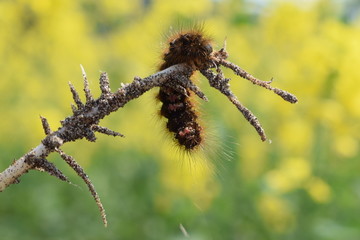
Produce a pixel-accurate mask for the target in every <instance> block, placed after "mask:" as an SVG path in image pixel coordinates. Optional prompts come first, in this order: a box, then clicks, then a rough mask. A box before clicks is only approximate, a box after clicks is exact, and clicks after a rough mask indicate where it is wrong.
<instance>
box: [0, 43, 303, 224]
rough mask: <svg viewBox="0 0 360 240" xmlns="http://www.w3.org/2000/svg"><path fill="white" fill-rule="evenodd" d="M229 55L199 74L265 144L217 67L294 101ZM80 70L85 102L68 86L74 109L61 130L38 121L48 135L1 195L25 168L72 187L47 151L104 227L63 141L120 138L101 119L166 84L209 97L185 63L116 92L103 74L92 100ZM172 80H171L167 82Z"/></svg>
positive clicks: (0, 181) (2, 182) (4, 182)
mask: <svg viewBox="0 0 360 240" xmlns="http://www.w3.org/2000/svg"><path fill="white" fill-rule="evenodd" d="M227 57H228V53H227V52H226V50H225V48H222V49H221V50H219V51H214V52H213V53H212V57H211V62H210V63H208V64H205V65H204V66H209V67H207V68H206V69H197V70H200V72H201V73H202V74H203V75H204V76H205V77H206V78H207V79H208V80H209V83H210V86H211V87H213V88H215V89H217V90H219V91H220V92H221V93H222V94H224V95H225V96H227V97H228V99H229V100H230V101H231V102H232V103H233V104H234V105H235V106H236V107H237V108H238V109H239V111H240V112H241V113H242V114H243V115H244V117H245V119H246V120H247V121H249V122H250V124H251V125H252V126H253V127H254V128H255V129H256V131H257V132H258V134H259V135H260V137H261V139H262V140H263V141H265V140H266V135H265V132H264V130H263V128H262V127H261V125H260V122H259V121H258V119H257V118H256V116H255V115H254V114H253V113H252V112H251V111H250V110H249V109H247V108H246V107H245V106H243V105H242V104H241V103H240V102H239V100H238V99H237V97H236V96H235V95H234V94H233V93H232V91H231V90H230V84H229V81H230V79H229V78H225V76H224V74H223V73H222V71H221V69H220V66H223V67H226V68H229V69H231V70H233V72H234V73H235V74H237V75H239V76H240V77H242V78H245V79H247V80H249V81H251V82H252V83H253V84H256V85H259V86H262V87H264V88H266V89H269V90H271V91H273V92H275V93H276V94H278V95H279V96H281V97H282V98H283V99H284V100H286V101H288V102H290V103H296V102H297V99H296V97H295V96H294V95H292V94H291V93H288V92H286V91H283V90H281V89H278V88H274V87H272V86H270V84H271V81H261V80H259V79H256V78H255V77H253V76H252V75H250V74H249V73H247V72H246V71H244V70H242V69H241V68H240V67H239V66H237V65H235V64H233V63H231V62H229V61H227V60H226V58H227ZM211 68H215V70H216V73H215V72H213V71H212V69H211ZM81 70H82V75H83V81H84V89H83V90H84V93H85V97H86V102H85V103H83V102H82V101H81V99H80V97H79V94H78V92H77V91H76V89H75V87H74V86H73V85H72V84H71V83H69V86H70V91H71V93H72V96H73V99H74V102H75V105H71V107H72V111H73V115H72V116H69V117H67V118H65V119H64V120H62V121H61V127H60V128H59V129H58V130H56V131H52V130H51V129H50V126H49V124H48V121H47V120H46V118H45V117H42V116H41V117H40V118H41V123H42V126H43V129H44V132H45V135H46V137H45V138H44V139H43V140H42V141H41V143H40V144H39V145H38V146H37V147H35V148H34V149H32V150H30V151H29V152H28V153H26V154H25V155H24V156H22V157H21V158H19V159H18V160H15V161H14V162H13V163H12V164H11V165H10V166H9V167H8V168H7V169H5V170H4V171H3V172H2V173H0V192H1V191H3V190H5V189H6V188H7V187H8V186H9V185H11V184H14V183H18V182H19V178H20V177H21V176H22V175H23V174H25V173H27V172H28V171H29V170H40V171H45V172H48V173H49V174H50V175H52V176H55V177H57V178H59V179H60V180H62V181H66V182H69V183H70V181H69V180H68V178H67V177H66V176H65V175H64V174H63V173H62V172H61V171H60V170H59V169H57V167H56V166H55V165H54V164H53V163H51V162H49V161H48V160H47V159H46V158H47V156H48V155H49V154H50V153H52V152H57V153H58V154H59V155H60V156H61V158H62V159H63V160H64V161H65V162H66V163H67V164H68V165H69V166H70V167H71V168H72V169H73V170H74V171H75V172H76V173H77V174H78V175H79V176H80V177H81V178H82V179H83V181H84V182H85V183H86V185H87V186H88V188H89V191H90V192H91V194H92V196H93V198H94V200H95V202H96V204H97V206H98V208H99V210H100V214H101V217H102V220H103V223H104V225H105V226H107V220H106V215H105V210H104V207H103V205H102V203H101V201H100V197H99V195H98V194H97V192H96V190H95V187H94V185H93V184H92V183H91V181H90V179H89V177H88V176H87V174H86V173H85V172H84V170H83V168H82V167H81V166H80V165H79V164H78V163H77V162H76V161H75V160H74V158H73V157H71V156H69V155H67V154H65V153H64V152H63V151H62V150H61V149H60V147H61V146H62V145H63V144H65V143H66V142H71V141H76V140H78V139H82V138H86V139H87V140H89V141H91V142H94V141H96V136H95V132H98V133H103V134H106V135H110V136H120V137H124V136H123V135H122V134H121V133H118V132H116V131H113V130H110V129H108V128H106V127H102V126H99V122H100V120H101V119H103V118H104V117H105V116H107V115H109V114H110V113H112V112H115V111H117V110H118V109H119V108H121V107H123V106H124V105H125V104H126V103H127V102H129V101H131V100H133V99H135V98H138V97H139V96H141V95H142V94H143V93H145V92H147V91H148V90H150V89H152V88H154V87H159V86H167V87H171V88H174V89H176V90H179V91H182V92H184V93H187V90H189V91H192V92H193V93H194V94H196V95H197V96H198V97H199V98H201V99H203V100H205V101H207V97H206V96H205V94H204V93H203V92H202V91H201V90H200V88H199V87H198V86H196V85H195V84H194V83H193V82H192V81H191V80H190V79H189V76H190V75H191V73H192V71H193V70H194V69H193V67H192V66H189V65H187V64H178V65H174V66H171V67H169V68H167V69H165V70H163V71H160V72H158V73H155V74H153V75H151V76H149V77H146V78H143V79H142V78H140V77H135V78H134V80H133V82H132V83H129V84H121V88H120V89H118V90H117V91H115V92H111V89H110V82H109V79H108V75H107V74H106V73H105V72H103V73H101V75H100V89H101V95H100V97H99V98H97V99H94V98H93V96H92V94H91V92H90V88H89V82H88V80H87V76H86V73H85V70H84V68H83V67H82V66H81ZM170 79H171V81H169V80H170Z"/></svg>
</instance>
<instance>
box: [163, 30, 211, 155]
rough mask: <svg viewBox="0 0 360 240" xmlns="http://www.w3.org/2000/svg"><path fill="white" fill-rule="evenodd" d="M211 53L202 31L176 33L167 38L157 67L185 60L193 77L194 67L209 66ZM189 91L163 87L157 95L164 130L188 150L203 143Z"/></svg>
mask: <svg viewBox="0 0 360 240" xmlns="http://www.w3.org/2000/svg"><path fill="white" fill-rule="evenodd" d="M212 52H213V48H212V46H211V40H210V39H209V38H206V37H204V35H203V33H202V31H201V30H198V29H193V30H190V31H182V32H179V33H177V34H175V35H174V36H172V37H170V38H169V41H168V49H166V51H165V52H164V54H163V58H162V60H163V63H162V64H161V66H160V67H159V70H164V69H166V68H168V67H170V66H173V65H175V64H179V63H186V64H188V65H189V66H191V68H192V70H193V71H192V73H191V76H192V75H193V73H194V72H195V71H196V70H200V69H203V68H206V67H208V64H209V63H210V62H211V59H210V56H211V53H212ZM191 76H189V77H191ZM191 94H192V93H191V92H190V91H189V89H185V91H184V89H176V88H174V87H171V86H162V87H160V90H159V93H158V96H157V98H158V99H159V100H160V101H161V102H162V107H161V110H160V114H161V115H162V116H164V117H165V118H167V124H166V127H167V129H168V130H169V131H170V132H171V133H173V135H174V139H176V141H177V142H178V144H179V145H180V146H183V147H184V148H185V149H186V150H188V151H190V150H193V149H196V148H197V147H199V146H200V145H201V144H202V143H203V127H202V126H201V125H200V124H199V122H198V112H197V110H196V108H195V106H194V103H193V102H192V101H191Z"/></svg>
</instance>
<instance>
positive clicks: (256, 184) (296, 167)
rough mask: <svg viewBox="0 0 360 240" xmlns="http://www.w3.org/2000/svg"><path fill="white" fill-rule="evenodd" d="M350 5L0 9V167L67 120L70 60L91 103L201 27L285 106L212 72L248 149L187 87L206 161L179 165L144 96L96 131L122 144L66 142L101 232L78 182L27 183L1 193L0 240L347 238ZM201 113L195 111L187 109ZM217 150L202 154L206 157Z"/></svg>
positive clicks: (355, 177)
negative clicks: (176, 33) (226, 90)
mask: <svg viewBox="0 0 360 240" xmlns="http://www.w3.org/2000/svg"><path fill="white" fill-rule="evenodd" d="M359 11H360V3H359V1H340V0H339V1H327V0H324V1H321V0H318V1H284V0H283V1H276V0H273V1H260V0H258V1H245V0H243V1H241V0H213V1H211V0H199V1H193V0H183V1H168V0H134V1H125V0H121V1H116V0H104V1H95V0H92V1H86V0H80V1H71V0H63V1H50V0H42V1H39V0H1V1H0V74H1V78H2V79H1V81H0V93H1V94H0V103H1V104H0V108H1V111H0V113H1V115H2V117H1V120H0V126H1V127H0V157H1V158H0V159H1V160H0V168H1V170H3V169H5V168H6V167H7V166H8V165H9V164H10V163H11V162H12V161H13V159H17V158H19V157H21V156H22V155H23V154H25V153H26V152H28V151H29V150H30V149H31V148H32V147H35V146H37V145H38V144H39V143H40V141H41V139H42V138H43V137H44V134H43V131H42V128H41V123H40V119H39V115H42V116H45V117H47V119H48V121H49V122H50V125H51V126H52V128H53V129H54V130H55V129H57V128H58V127H59V126H60V124H59V121H60V120H62V119H64V118H65V117H66V116H69V115H71V108H70V103H72V98H71V94H70V91H69V90H68V81H71V82H72V83H73V84H74V85H75V86H76V87H77V89H79V90H80V89H81V88H82V76H81V71H80V68H79V64H82V65H83V66H84V68H85V70H86V72H87V75H88V79H89V80H90V83H91V88H92V90H93V93H94V95H95V96H98V94H99V89H98V77H99V73H100V71H106V72H108V74H109V77H110V81H111V86H112V89H117V88H119V87H120V83H121V82H125V83H126V82H131V81H132V79H133V77H134V76H140V77H145V76H148V75H150V74H152V73H154V72H156V68H157V66H158V65H159V63H160V62H161V61H160V56H161V53H162V51H163V48H164V43H165V42H166V35H167V34H168V33H169V32H171V31H172V29H176V28H178V27H179V26H184V25H185V26H186V25H187V24H189V23H193V22H201V23H204V25H205V30H206V33H207V34H208V35H209V36H211V37H212V38H213V41H214V45H215V48H216V49H219V48H220V47H221V46H222V44H223V41H224V39H225V38H226V39H227V49H228V52H229V53H230V57H229V59H230V60H231V61H232V62H234V63H236V64H238V65H239V66H241V67H242V68H244V69H245V70H247V71H248V72H250V73H252V74H253V75H254V76H256V77H258V78H260V79H262V80H269V79H270V78H271V77H274V79H275V81H274V83H273V86H276V87H279V88H282V89H285V90H287V91H289V92H292V93H294V94H295V95H296V96H297V97H298V99H299V103H298V104H296V105H292V104H289V103H287V102H285V101H283V100H282V99H281V98H279V97H278V96H276V95H275V94H273V93H271V92H269V91H267V90H265V89H262V88H260V87H257V86H254V85H252V84H250V83H249V82H248V81H246V80H243V79H240V78H239V77H236V76H234V75H233V74H232V73H231V72H230V71H225V74H226V75H227V76H228V77H231V78H232V81H231V88H232V90H233V92H234V93H235V94H236V95H237V96H238V98H239V100H240V101H241V102H242V103H244V104H245V105H246V106H247V107H248V108H250V109H251V110H252V112H253V113H254V114H255V115H256V116H257V117H258V118H259V120H260V121H261V123H262V125H263V127H264V128H265V130H266V132H267V135H268V137H269V138H270V139H271V140H272V143H271V144H270V143H269V142H265V143H264V142H261V140H260V138H259V137H258V135H257V134H256V132H255V131H254V129H253V128H252V127H251V126H250V125H249V124H248V123H247V122H246V121H245V119H244V118H243V117H242V115H241V114H240V113H239V112H238V111H237V109H236V108H235V107H234V106H233V105H232V104H231V103H230V102H229V101H228V100H227V99H226V98H225V97H224V96H222V95H221V94H219V93H218V92H217V91H216V90H215V89H212V88H210V87H209V86H208V84H207V82H206V80H205V79H204V78H203V77H201V76H200V75H199V76H198V79H199V82H200V86H201V87H202V90H203V91H204V92H205V94H207V96H208V98H209V99H210V101H209V102H207V103H203V102H201V103H200V105H201V109H202V115H203V118H204V120H203V122H204V123H205V125H206V128H207V130H208V132H209V134H208V135H209V142H210V144H209V145H210V147H209V148H208V149H206V150H205V154H206V155H209V156H206V157H202V156H199V157H197V156H194V157H193V158H189V157H188V156H186V155H184V154H181V153H179V152H178V150H177V149H176V148H175V147H174V144H173V143H172V141H171V140H170V139H169V137H168V136H167V134H166V133H165V130H164V129H165V128H164V122H163V121H162V120H163V119H160V118H159V117H158V114H157V112H158V110H159V108H160V105H159V104H158V103H157V102H156V100H155V97H154V96H155V95H156V92H157V90H156V89H154V90H152V91H150V92H148V93H146V94H144V95H143V96H142V97H141V98H139V99H136V100H134V101H132V102H130V103H129V104H127V105H126V106H125V107H124V108H123V109H120V110H119V111H118V112H116V113H113V114H112V115H110V116H109V117H107V118H106V119H104V120H103V121H102V122H101V124H102V125H103V126H106V127H110V128H112V129H114V130H116V131H119V132H121V133H123V134H125V135H126V138H125V139H122V138H112V137H108V136H98V141H97V142H96V143H90V142H87V141H85V140H82V141H78V142H75V143H68V144H66V145H65V146H64V147H63V150H64V151H65V152H66V153H68V154H70V155H72V156H74V157H75V159H76V160H77V161H78V162H79V163H80V164H81V165H82V166H83V167H84V169H85V171H86V172H87V173H88V174H89V176H90V178H91V179H92V181H93V183H94V184H95V186H96V188H97V190H98V193H99V194H100V196H101V198H102V201H103V204H104V206H105V208H106V210H107V216H108V221H109V226H108V228H104V227H103V225H102V222H101V218H100V216H99V213H98V209H97V207H96V205H95V203H94V201H93V199H92V197H91V195H90V193H89V192H88V191H87V188H86V186H85V185H84V184H83V183H82V181H81V180H80V179H79V178H78V177H77V176H76V174H75V173H74V172H73V171H72V170H71V169H70V168H69V167H68V166H66V164H64V163H63V161H62V160H61V159H60V158H59V157H58V156H56V155H55V154H53V155H51V156H50V158H49V160H51V161H53V162H55V164H56V165H57V166H58V167H59V168H60V169H61V170H62V171H63V172H64V173H65V174H66V175H67V176H69V177H70V179H71V181H72V182H73V183H74V184H76V185H78V186H79V187H76V186H74V185H69V184H66V183H63V182H60V181H58V180H57V179H55V178H53V177H50V176H48V175H47V174H46V173H40V172H35V171H31V172H29V173H28V174H26V175H24V176H23V177H21V183H20V184H18V185H13V186H11V187H9V188H8V189H6V190H5V191H4V192H2V193H0V239H2V240H8V239H25V240H26V239H94V240H95V239H188V238H187V237H186V234H184V233H183V232H182V230H181V227H180V226H182V227H183V228H185V229H186V231H187V233H188V235H189V238H190V239H246V240H251V239H299V240H300V239H307V240H310V239H317V240H335V239H360V218H359V213H360V177H359V170H360V161H359V160H360V159H359V158H360V154H359V138H360V123H359V119H360V84H359V79H360V18H359ZM199 102H200V101H199ZM214 148H217V149H218V150H216V151H215V153H210V154H207V151H208V152H211V150H210V149H214Z"/></svg>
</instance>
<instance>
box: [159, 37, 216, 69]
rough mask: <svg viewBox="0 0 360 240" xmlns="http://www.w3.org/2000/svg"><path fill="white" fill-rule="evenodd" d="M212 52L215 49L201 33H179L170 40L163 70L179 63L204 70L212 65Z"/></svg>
mask: <svg viewBox="0 0 360 240" xmlns="http://www.w3.org/2000/svg"><path fill="white" fill-rule="evenodd" d="M212 52H213V48H212V46H211V42H210V40H209V39H208V38H206V37H204V36H203V34H201V33H200V32H197V31H190V32H184V33H179V34H177V35H176V36H175V37H173V38H171V39H170V41H169V47H168V49H167V51H166V52H165V54H164V57H163V60H164V64H163V65H162V66H161V69H165V68H167V67H170V66H172V65H175V64H179V63H187V64H189V65H191V66H194V67H195V69H197V70H198V69H203V68H205V67H207V66H208V65H209V64H210V63H211V58H210V57H211V53H212Z"/></svg>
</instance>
